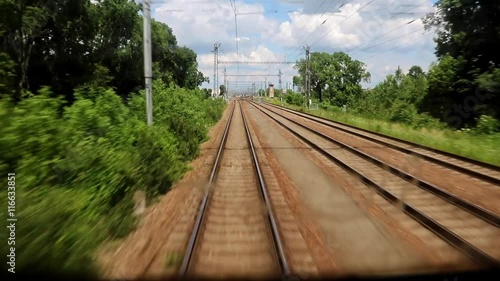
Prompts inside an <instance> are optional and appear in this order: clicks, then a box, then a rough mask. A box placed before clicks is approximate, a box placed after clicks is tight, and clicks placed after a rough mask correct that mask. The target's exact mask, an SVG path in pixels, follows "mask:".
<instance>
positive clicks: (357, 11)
mask: <svg viewBox="0 0 500 281" xmlns="http://www.w3.org/2000/svg"><path fill="white" fill-rule="evenodd" d="M373 1H375V0H371V1H370V2H368V3H366V4H365V5H364V6H362V7H361V8H359V9H357V10H356V11H355V12H354V13H352V14H351V15H349V16H348V17H347V18H345V19H344V20H343V21H341V22H340V23H339V24H338V25H336V26H335V27H334V28H332V29H331V30H330V31H328V32H327V33H326V34H325V35H323V36H321V37H320V38H318V40H316V41H314V43H312V44H311V45H310V46H311V47H312V46H314V45H316V43H318V42H319V41H320V40H321V39H323V38H325V37H326V36H327V35H328V34H330V33H331V32H332V31H334V30H335V29H336V28H337V27H340V25H341V24H342V23H344V22H345V21H347V20H348V19H350V18H351V17H352V16H354V15H355V14H357V13H359V12H360V11H362V10H363V9H364V8H366V7H368V6H369V5H370V4H371V3H373Z"/></svg>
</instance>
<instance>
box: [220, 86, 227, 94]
mask: <svg viewBox="0 0 500 281" xmlns="http://www.w3.org/2000/svg"><path fill="white" fill-rule="evenodd" d="M219 90H220V93H219V96H224V95H225V94H226V85H220V86H219Z"/></svg>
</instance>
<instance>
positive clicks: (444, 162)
mask: <svg viewBox="0 0 500 281" xmlns="http://www.w3.org/2000/svg"><path fill="white" fill-rule="evenodd" d="M265 104H266V105H269V106H272V107H275V108H277V109H280V110H284V111H286V112H289V113H293V114H295V115H297V116H301V117H303V118H306V119H308V120H311V121H315V122H317V123H319V124H322V125H325V126H327V127H330V128H334V129H337V130H340V131H343V132H346V133H349V134H352V135H355V136H357V137H360V138H363V139H365V140H369V141H371V142H374V143H377V144H381V145H383V146H386V147H390V148H392V149H395V150H398V151H401V152H403V153H407V154H413V155H417V156H418V157H421V158H422V159H425V160H427V161H430V162H433V163H436V164H438V165H441V166H444V167H447V168H449V169H452V170H455V171H457V172H460V173H463V174H467V175H470V176H472V177H475V178H478V179H480V180H483V181H487V182H490V183H492V184H495V185H498V186H500V167H497V166H495V165H492V164H488V163H484V162H480V161H477V160H474V159H470V158H467V157H463V156H460V155H455V154H452V153H449V152H445V151H442V150H438V149H434V148H430V147H426V146H423V145H419V144H416V143H413V142H409V141H405V140H401V139H398V138H394V137H391V136H387V135H384V134H380V133H375V132H371V131H369V130H365V129H361V128H356V127H354V126H350V125H347V124H344V123H340V122H336V121H333V120H330V119H326V118H323V117H319V116H315V115H312V114H308V113H303V112H299V111H296V110H292V109H289V108H286V107H282V106H279V105H274V104H270V103H265Z"/></svg>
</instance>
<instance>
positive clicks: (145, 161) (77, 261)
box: [0, 0, 225, 274]
mask: <svg viewBox="0 0 500 281" xmlns="http://www.w3.org/2000/svg"><path fill="white" fill-rule="evenodd" d="M139 11H140V7H139V6H138V5H137V4H136V3H135V2H134V1H130V0H98V1H89V0H58V1H53V0H44V1H40V0H21V1H19V0H0V172H1V174H3V175H7V173H15V174H16V213H15V215H16V218H17V219H18V221H19V223H18V224H17V225H16V241H15V242H16V244H15V245H14V246H15V247H16V252H15V255H16V266H15V270H16V273H19V272H40V271H55V272H58V273H74V272H83V273H85V272H89V273H92V274H96V273H97V271H96V268H94V266H95V264H94V263H93V255H94V254H95V250H96V248H97V247H98V246H99V245H100V244H101V243H102V242H103V241H107V240H112V239H114V238H118V237H122V236H124V235H126V234H127V233H128V232H129V231H130V230H131V229H132V228H133V227H134V221H135V219H134V216H133V215H132V213H133V212H132V211H133V209H134V201H133V196H134V194H135V192H136V191H143V192H145V194H146V195H147V196H146V197H147V199H148V200H149V201H150V199H153V198H155V196H157V195H159V194H164V193H166V192H167V191H168V189H169V188H170V187H171V185H172V183H174V182H175V181H176V180H178V179H179V178H180V177H181V176H182V175H183V173H184V172H185V171H187V169H188V165H187V163H188V161H190V160H192V159H193V158H194V157H195V156H196V155H197V154H198V152H199V145H200V143H201V142H202V141H203V140H205V138H206V133H207V131H208V128H209V127H210V126H211V125H213V124H214V123H215V122H216V121H217V120H218V119H220V117H221V114H222V111H223V109H224V107H225V103H224V101H222V100H221V99H211V98H209V96H210V95H209V94H210V92H207V91H203V90H199V89H198V86H199V85H200V84H201V83H202V82H203V81H204V80H205V78H204V77H203V75H202V74H201V73H200V72H199V71H198V69H197V67H198V65H197V62H196V54H195V53H194V52H193V51H192V50H190V49H188V48H186V47H181V46H177V41H176V38H175V36H174V35H173V34H172V30H171V29H170V28H169V27H168V26H166V25H165V24H163V23H160V22H157V21H154V20H153V21H152V25H151V33H152V47H153V48H152V49H153V53H152V58H153V62H154V67H153V75H154V78H155V81H154V84H153V93H154V95H153V104H154V124H153V125H152V126H147V125H146V123H145V120H146V114H145V112H146V110H145V97H144V96H145V95H144V92H143V91H139V90H140V89H142V88H143V85H144V72H143V71H144V69H143V41H142V32H143V31H142V17H141V15H140V12H139ZM5 184H6V182H5V181H3V182H1V183H0V186H1V187H2V189H3V190H5V189H4V188H5ZM0 204H1V207H2V209H3V210H6V209H7V196H2V197H0ZM2 214H5V212H2ZM3 219H4V221H6V218H5V217H3ZM7 234H8V232H6V231H2V232H0V235H1V237H0V239H1V240H3V241H7V238H6V237H5V235H7ZM9 246H11V245H8V244H7V243H3V244H2V246H1V247H0V249H1V250H2V252H3V253H8V251H7V247H9ZM6 266H7V264H6V263H4V264H3V267H6ZM3 270H6V269H5V268H4V269H3Z"/></svg>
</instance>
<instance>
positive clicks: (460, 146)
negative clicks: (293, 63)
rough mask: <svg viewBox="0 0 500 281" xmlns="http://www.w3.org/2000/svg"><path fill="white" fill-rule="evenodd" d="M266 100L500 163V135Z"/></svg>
mask: <svg viewBox="0 0 500 281" xmlns="http://www.w3.org/2000/svg"><path fill="white" fill-rule="evenodd" d="M265 100H266V101H267V102H270V103H273V104H276V105H283V106H285V107H288V108H290V109H295V110H300V111H302V112H306V113H310V114H313V115H316V116H320V117H324V118H327V119H330V120H334V121H337V122H340V123H344V124H347V125H351V126H355V127H358V128H362V129H366V130H370V131H373V132H377V133H381V134H384V135H388V136H391V137H396V138H399V139H402V140H407V141H411V142H414V143H417V144H421V145H425V146H428V147H432V148H436V149H440V150H443V151H447V152H450V153H454V154H457V155H461V156H465V157H468V158H471V159H475V160H479V161H482V162H485V163H490V164H493V165H496V166H500V157H498V155H500V134H493V135H474V134H471V133H468V132H465V131H454V130H449V129H427V128H422V129H414V128H410V127H409V126H406V125H403V124H398V123H392V122H387V121H383V120H376V119H370V118H366V117H361V116H358V115H354V114H350V113H348V112H347V113H344V112H341V111H327V110H323V109H316V110H307V109H305V108H304V107H302V106H296V105H291V104H287V103H285V102H283V103H281V102H280V101H279V99H270V98H266V99H265Z"/></svg>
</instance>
